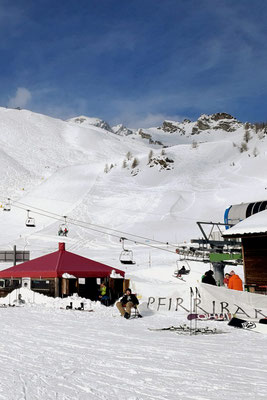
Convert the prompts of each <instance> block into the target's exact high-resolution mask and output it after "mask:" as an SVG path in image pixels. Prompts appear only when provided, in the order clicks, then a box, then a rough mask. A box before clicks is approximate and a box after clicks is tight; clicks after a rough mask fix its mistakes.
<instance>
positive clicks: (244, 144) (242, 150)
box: [239, 142, 248, 153]
mask: <svg viewBox="0 0 267 400" xmlns="http://www.w3.org/2000/svg"><path fill="white" fill-rule="evenodd" d="M239 151H240V153H244V152H245V151H248V145H247V143H246V142H242V143H241V145H240V147H239Z"/></svg>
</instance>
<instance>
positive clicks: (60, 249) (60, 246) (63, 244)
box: [58, 243, 65, 251]
mask: <svg viewBox="0 0 267 400" xmlns="http://www.w3.org/2000/svg"><path fill="white" fill-rule="evenodd" d="M58 250H59V251H65V243H59V244H58Z"/></svg>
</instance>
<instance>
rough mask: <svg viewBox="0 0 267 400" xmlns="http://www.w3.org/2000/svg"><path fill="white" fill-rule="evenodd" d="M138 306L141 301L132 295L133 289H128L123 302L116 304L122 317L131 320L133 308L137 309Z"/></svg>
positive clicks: (122, 299)
mask: <svg viewBox="0 0 267 400" xmlns="http://www.w3.org/2000/svg"><path fill="white" fill-rule="evenodd" d="M138 304H139V301H138V299H137V297H136V296H135V295H134V294H132V291H131V289H126V291H125V293H124V295H123V297H122V298H121V300H120V301H118V302H117V303H116V307H117V308H118V310H119V312H120V313H121V316H122V317H124V318H126V319H129V318H130V315H131V308H132V307H136V306H137V305H138Z"/></svg>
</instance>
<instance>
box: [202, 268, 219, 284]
mask: <svg viewBox="0 0 267 400" xmlns="http://www.w3.org/2000/svg"><path fill="white" fill-rule="evenodd" d="M202 283H207V284H209V285H214V286H217V285H216V281H215V279H214V278H213V271H212V270H211V269H209V270H208V271H206V272H205V274H204V276H203V277H202Z"/></svg>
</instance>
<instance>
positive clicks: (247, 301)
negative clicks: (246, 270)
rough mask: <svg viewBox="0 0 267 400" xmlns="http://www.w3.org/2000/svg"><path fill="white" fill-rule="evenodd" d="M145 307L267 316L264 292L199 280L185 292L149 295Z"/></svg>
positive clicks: (245, 316) (244, 316)
mask: <svg viewBox="0 0 267 400" xmlns="http://www.w3.org/2000/svg"><path fill="white" fill-rule="evenodd" d="M142 300H144V298H143V299H142ZM146 307H147V308H148V309H151V310H153V311H180V312H183V311H184V312H187V313H189V312H192V311H193V312H197V313H199V314H203V313H204V314H206V313H210V314H214V313H218V314H221V313H223V314H224V313H231V314H236V316H237V317H240V318H242V317H243V318H246V319H247V318H252V319H255V318H256V319H257V318H258V319H259V318H263V317H267V296H265V295H262V294H255V293H249V292H240V291H238V290H231V289H227V288H225V287H217V286H212V285H207V284H203V283H202V284H199V285H198V287H193V288H191V291H189V290H188V292H187V293H185V292H184V291H183V293H182V294H179V293H178V292H177V294H176V293H175V294H173V295H172V296H171V297H167V296H166V297H160V296H150V297H148V298H147V299H146Z"/></svg>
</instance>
